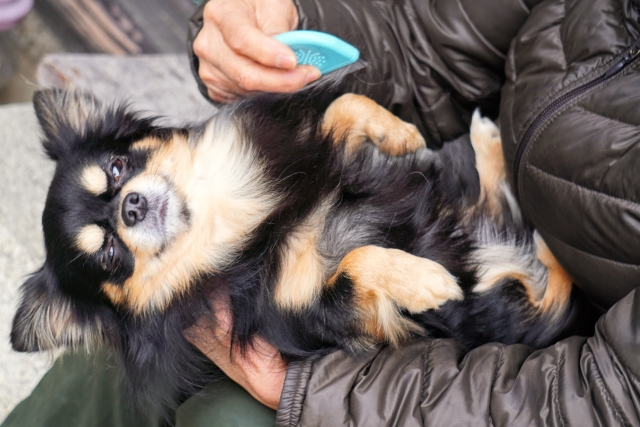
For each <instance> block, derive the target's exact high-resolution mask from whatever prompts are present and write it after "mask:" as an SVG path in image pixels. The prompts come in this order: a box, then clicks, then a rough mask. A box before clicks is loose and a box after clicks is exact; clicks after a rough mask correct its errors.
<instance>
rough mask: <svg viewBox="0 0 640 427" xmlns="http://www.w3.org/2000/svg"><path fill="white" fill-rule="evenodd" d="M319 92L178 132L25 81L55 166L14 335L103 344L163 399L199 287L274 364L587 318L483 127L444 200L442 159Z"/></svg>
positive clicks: (198, 370) (532, 335) (571, 327)
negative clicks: (39, 261)
mask: <svg viewBox="0 0 640 427" xmlns="http://www.w3.org/2000/svg"><path fill="white" fill-rule="evenodd" d="M329 92H330V91H320V90H315V91H311V92H309V91H307V92H305V93H299V94H295V95H264V96H257V97H252V98H250V99H247V100H245V101H242V102H240V103H238V104H236V105H233V106H230V107H226V108H225V109H223V110H222V111H221V112H220V113H219V114H218V115H216V116H215V117H213V118H212V119H211V120H210V121H208V122H207V123H205V124H203V125H201V126H194V127H189V128H184V129H173V128H160V127H156V126H154V124H153V122H152V121H151V120H150V119H141V118H139V117H138V116H137V115H135V114H132V113H131V112H129V111H127V109H126V108H124V107H120V108H113V107H105V106H103V105H101V103H99V102H98V101H97V100H96V99H94V98H93V97H91V96H89V95H87V94H83V93H77V92H63V91H42V92H38V93H37V94H36V96H35V99H34V102H35V109H36V112H37V116H38V119H39V121H40V124H41V126H42V130H43V132H44V140H43V145H44V148H45V150H46V152H47V153H48V155H49V156H50V157H51V158H52V159H53V160H55V161H56V162H57V168H56V171H55V175H54V178H53V182H52V184H51V187H50V189H49V193H48V197H47V201H46V206H45V210H44V214H43V228H44V237H45V245H46V261H45V263H44V266H43V267H42V269H41V270H39V271H38V272H36V273H35V274H34V275H33V276H32V277H31V278H29V280H28V281H27V282H26V283H25V284H24V285H23V287H22V301H21V305H20V308H19V310H18V312H17V314H16V316H15V319H14V323H13V330H12V334H11V340H12V343H13V347H14V348H15V349H16V350H20V351H40V350H50V349H55V348H59V347H62V346H67V347H77V346H80V345H86V346H93V345H97V344H100V343H108V344H110V345H112V346H114V347H115V348H117V349H118V350H119V351H120V352H121V354H122V356H123V360H124V362H125V367H126V372H127V377H128V379H129V380H130V381H129V382H130V384H131V385H132V386H133V391H134V393H136V394H145V393H146V394H148V395H151V398H152V399H164V400H165V401H166V402H168V403H169V404H172V402H173V403H175V399H180V397H181V396H184V395H185V394H186V393H189V390H190V387H191V386H192V385H194V384H199V383H201V382H202V381H206V380H207V378H208V377H207V375H206V372H207V365H206V363H205V358H204V357H203V356H202V355H201V354H199V353H198V352H197V351H196V350H195V349H194V348H193V347H192V346H191V345H189V344H188V342H187V341H186V340H185V339H184V337H183V331H184V330H185V329H187V328H188V327H190V326H192V325H193V324H194V323H195V321H196V320H197V319H198V318H200V317H201V316H203V315H207V314H211V310H212V304H211V301H212V299H213V298H216V297H223V296H224V298H228V299H229V301H230V305H231V309H232V315H233V338H234V342H235V343H236V344H237V345H238V348H239V349H242V348H246V345H250V343H251V340H252V338H253V337H255V336H256V335H260V336H262V337H264V338H265V339H266V340H267V341H269V342H271V343H272V344H273V345H275V346H276V347H277V348H278V349H279V350H280V351H281V352H282V354H283V355H284V356H285V357H288V358H302V357H309V356H313V355H317V354H320V353H323V352H327V351H329V350H331V349H334V348H338V347H340V348H346V349H349V350H351V351H356V352H357V351H360V350H361V349H365V348H368V347H369V346H371V345H372V344H375V343H378V342H387V343H391V344H397V343H398V342H400V341H402V340H403V339H406V338H408V337H410V336H413V335H418V334H430V335H432V336H438V337H453V338H455V339H457V340H458V341H460V342H461V343H463V344H464V345H466V346H468V347H474V346H477V345H479V344H481V343H485V342H489V341H500V342H505V343H515V342H521V343H525V344H528V345H533V346H543V345H546V344H548V343H550V342H552V341H553V340H556V339H558V338H559V337H561V336H564V335H566V334H569V333H573V332H575V331H577V330H581V328H582V329H585V330H588V328H589V327H590V326H591V323H590V322H591V321H587V320H584V319H583V318H581V317H580V316H581V314H580V310H581V308H580V307H581V303H579V299H578V298H577V297H575V298H574V297H573V296H574V294H575V293H574V292H573V291H572V286H571V280H570V279H569V277H568V276H567V274H566V273H565V272H564V271H563V270H562V268H561V267H560V266H559V265H558V263H557V262H556V261H555V259H554V257H553V256H552V255H551V253H550V252H549V250H548V249H547V247H546V246H545V244H544V242H542V240H541V239H540V238H538V237H536V234H535V233H534V232H533V230H532V229H531V228H530V227H528V226H527V225H526V224H525V222H524V221H523V219H522V218H521V216H520V211H519V210H518V207H517V204H516V203H515V201H514V199H513V197H512V196H511V193H510V191H509V188H508V185H507V183H506V181H505V172H504V164H503V160H502V159H503V157H502V151H501V144H500V139H499V132H498V130H497V128H496V126H495V125H494V124H493V123H492V122H491V121H489V120H487V119H483V118H481V117H480V116H479V114H476V115H474V117H473V123H472V126H471V134H470V138H471V142H472V145H473V148H474V149H475V153H476V156H475V161H476V167H477V172H478V176H479V184H478V183H477V184H478V188H477V191H476V192H475V194H476V196H475V197H461V196H460V195H459V194H456V192H455V191H451V190H450V188H449V187H451V186H448V185H447V180H449V179H454V180H455V179H456V177H452V176H451V173H452V172H451V171H452V169H451V167H450V165H451V164H452V162H453V161H454V160H455V159H454V157H455V153H454V152H449V154H446V153H444V152H435V151H432V150H430V149H427V148H426V147H425V141H424V140H423V139H422V137H421V136H420V135H419V133H418V132H417V131H416V128H415V127H414V126H412V125H409V124H407V123H404V122H402V121H400V120H399V119H397V118H396V117H395V116H393V115H391V114H390V113H389V112H387V111H386V110H385V109H383V108H382V107H380V106H378V105H377V104H375V103H374V102H372V101H371V100H369V99H367V98H364V97H362V96H358V95H351V94H347V95H342V96H339V97H338V96H337V95H335V96H333V95H330V94H329ZM143 392H145V393H143Z"/></svg>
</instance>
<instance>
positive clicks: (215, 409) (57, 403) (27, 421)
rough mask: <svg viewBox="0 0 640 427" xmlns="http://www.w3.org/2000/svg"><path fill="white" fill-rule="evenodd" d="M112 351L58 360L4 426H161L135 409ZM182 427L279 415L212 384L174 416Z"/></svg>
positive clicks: (228, 386)
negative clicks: (125, 390)
mask: <svg viewBox="0 0 640 427" xmlns="http://www.w3.org/2000/svg"><path fill="white" fill-rule="evenodd" d="M121 375H122V373H121V371H120V369H119V367H118V363H117V361H116V360H115V357H114V355H113V354H112V353H111V352H109V351H108V350H99V351H97V352H96V353H93V354H91V355H87V354H86V353H77V354H68V355H65V356H63V357H62V358H60V359H58V360H57V361H56V362H55V363H54V365H53V366H52V368H51V369H50V370H49V372H48V373H47V374H46V375H45V376H44V377H43V378H42V380H41V381H40V383H39V384H38V385H37V387H36V388H35V389H34V391H33V393H32V394H31V396H29V397H28V398H27V399H25V400H24V401H22V402H21V403H20V404H19V405H18V406H17V407H16V408H15V409H14V410H13V412H11V413H10V414H9V416H8V417H7V418H6V420H5V421H4V423H2V425H1V426H0V427H24V426H30V427H45V426H46V427H50V426H56V427H67V426H68V427H74V426H78V427H80V426H82V427H107V426H109V427H134V426H136V427H157V426H160V425H162V423H161V421H160V420H159V417H158V415H157V414H155V413H153V412H147V413H144V412H142V411H140V410H136V409H135V408H133V407H132V405H131V404H130V403H129V401H128V399H127V396H126V395H125V393H124V392H123V387H122V376H121ZM175 420H176V426H179V427H205V426H206V427H215V426H237V427H241V426H252V427H253V426H256V427H259V426H273V425H274V423H275V412H274V411H272V410H271V409H269V408H267V407H265V406H263V405H262V404H260V403H259V402H257V401H256V400H254V399H253V398H252V397H251V396H250V395H249V394H248V393H247V392H246V391H244V390H243V389H242V388H241V387H240V386H238V385H237V384H235V383H234V382H232V381H230V380H221V381H217V382H215V383H212V384H209V385H208V386H207V387H205V388H204V389H203V390H202V391H201V392H200V393H198V394H196V395H195V396H192V397H191V398H190V399H189V400H187V401H186V402H185V403H184V404H182V405H181V406H180V407H179V408H178V410H177V411H176V414H175Z"/></svg>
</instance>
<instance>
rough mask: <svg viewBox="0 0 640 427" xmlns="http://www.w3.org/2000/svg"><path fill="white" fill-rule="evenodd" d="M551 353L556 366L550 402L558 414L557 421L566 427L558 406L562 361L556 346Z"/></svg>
mask: <svg viewBox="0 0 640 427" xmlns="http://www.w3.org/2000/svg"><path fill="white" fill-rule="evenodd" d="M553 352H554V355H555V358H556V365H555V375H554V376H553V387H552V389H551V393H552V401H553V406H555V408H556V411H557V413H558V421H559V422H560V424H561V425H563V426H566V425H567V423H566V422H565V420H564V416H563V414H562V407H561V406H560V398H559V395H560V372H561V370H562V365H563V359H564V358H562V357H560V354H559V353H558V346H557V345H554V346H553Z"/></svg>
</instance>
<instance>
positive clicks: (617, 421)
mask: <svg viewBox="0 0 640 427" xmlns="http://www.w3.org/2000/svg"><path fill="white" fill-rule="evenodd" d="M634 1H635V0H573V1H570V0H564V1H563V0H546V1H542V2H540V1H537V0H373V1H372V0H296V5H297V8H298V12H299V15H300V27H301V28H304V29H316V30H321V31H327V32H329V33H332V34H335V35H337V36H339V37H341V38H343V39H345V40H347V41H349V42H351V43H352V44H354V45H356V46H357V47H358V48H359V49H360V51H361V55H362V58H363V59H365V60H366V61H367V62H368V63H369V66H368V67H366V68H364V69H362V70H360V71H358V72H356V73H354V74H352V75H350V76H349V77H348V78H347V79H346V80H345V81H344V83H343V85H344V90H345V91H354V92H358V93H363V94H367V95H368V96H370V97H372V98H373V99H375V100H376V101H377V102H378V103H380V104H382V105H384V106H386V107H387V108H389V109H390V110H391V111H393V112H394V113H395V114H397V115H398V116H400V117H402V118H403V119H405V120H408V121H412V122H414V123H416V124H417V125H418V126H419V127H420V129H421V130H422V132H423V133H424V134H425V136H426V137H427V139H428V140H429V141H430V144H431V145H432V146H436V147H437V146H440V145H442V144H443V143H444V142H445V141H448V140H451V139H454V138H456V137H458V136H460V135H462V134H464V133H466V132H467V129H468V124H469V123H468V122H469V118H470V113H471V112H472V110H473V109H474V108H476V107H477V106H480V107H481V108H482V109H483V112H484V113H485V114H489V115H497V114H498V108H499V112H500V124H501V131H502V137H503V144H504V149H505V156H506V160H507V164H508V165H509V171H508V172H509V176H510V179H511V182H512V184H514V188H515V189H516V192H517V194H518V198H519V201H520V203H521V205H522V207H523V210H524V212H525V214H526V215H527V217H528V218H529V219H531V220H532V221H533V223H534V224H535V225H536V227H537V228H538V229H539V230H540V232H541V233H542V235H543V236H544V238H545V240H546V241H547V243H548V244H549V246H550V247H551V248H552V249H553V251H554V253H555V254H556V256H557V257H558V258H559V259H560V261H561V262H562V263H563V265H564V266H565V267H566V268H567V270H568V271H569V272H570V273H571V274H572V276H573V278H574V280H575V281H576V283H577V284H578V286H580V288H581V289H582V290H583V291H584V292H585V293H586V294H587V295H588V296H589V297H590V299H591V300H592V301H593V302H594V303H595V304H596V305H599V306H600V307H602V308H603V309H606V308H608V307H610V306H611V305H612V304H614V303H615V302H616V301H618V300H620V299H621V298H623V297H624V295H626V294H628V293H629V292H630V291H632V289H634V288H635V287H636V283H640V268H639V267H638V264H640V208H639V206H638V197H639V196H640V185H638V184H639V183H640V178H638V172H640V148H639V146H640V144H638V142H640V108H638V107H637V105H638V101H640V85H639V84H638V83H640V70H639V68H640V59H638V60H637V61H634V59H635V54H636V51H635V48H632V47H633V46H634V44H635V43H636V41H637V40H638V39H639V37H640V25H639V24H638V20H637V19H638V3H640V1H638V2H637V3H635V2H634ZM530 8H531V12H530ZM200 25H201V16H198V15H196V16H195V17H194V21H193V29H194V32H193V34H194V35H195V34H196V33H197V30H198V28H199V26H200ZM638 50H639V51H640V46H638ZM192 58H193V60H194V69H195V70H197V66H198V64H197V58H195V57H194V56H193V55H192ZM505 64H506V77H505ZM205 93H206V92H205ZM639 378H640V293H638V291H633V292H631V294H630V295H628V296H627V297H625V298H624V299H622V300H621V301H620V302H619V303H618V304H617V305H615V306H614V307H613V308H611V309H610V310H609V312H608V313H607V314H606V315H605V316H604V317H603V318H602V319H601V320H600V322H599V323H598V325H597V330H596V334H595V336H594V337H592V338H589V339H586V338H578V337H576V338H571V339H568V340H565V341H562V342H560V343H558V344H557V345H555V346H553V347H550V348H547V349H544V350H539V351H537V352H532V351H531V350H529V349H527V348H525V347H523V346H518V345H516V346H502V345H487V346H483V347H480V348H478V349H476V350H474V351H472V352H469V353H466V354H465V351H464V349H462V348H460V347H459V346H458V345H457V344H456V343H454V342H452V341H447V340H426V339H425V340H417V341H414V342H411V343H408V344H407V345H406V346H405V347H403V348H402V349H400V350H398V351H390V350H389V349H388V348H377V349H374V350H372V351H371V352H370V353H369V354H367V355H366V356H364V357H358V358H353V357H350V356H348V355H346V354H344V353H342V352H337V353H334V354H331V355H329V356H326V357H324V358H321V359H319V360H316V361H307V362H299V363H294V364H292V365H291V367H290V368H289V371H288V374H287V380H286V383H285V389H284V391H283V395H282V399H281V403H280V409H279V411H278V425H279V426H298V425H304V426H307V425H309V426H325V425H326V426H336V425H353V426H370V425H398V426H400V425H401V426H414V425H415V426H422V425H425V426H427V425H428V426H439V425H444V426H449V425H470V426H479V425H488V426H489V425H517V426H521V425H539V426H555V425H558V426H560V425H563V426H564V425H576V426H581V427H582V426H591V425H602V426H611V425H628V426H640V379H639Z"/></svg>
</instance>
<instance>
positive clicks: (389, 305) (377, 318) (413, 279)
mask: <svg viewBox="0 0 640 427" xmlns="http://www.w3.org/2000/svg"><path fill="white" fill-rule="evenodd" d="M338 277H346V278H347V279H348V280H349V281H350V282H351V286H352V289H353V295H354V302H355V305H356V310H357V312H358V318H359V321H360V326H361V329H362V330H363V331H364V333H365V334H367V335H368V336H370V337H372V338H374V339H376V340H377V341H385V342H389V343H391V344H397V343H398V342H400V341H401V340H403V339H405V338H407V337H408V336H409V335H410V334H412V333H421V332H422V329H421V328H420V327H419V326H418V325H416V324H415V323H413V322H411V321H410V320H409V319H407V318H406V317H405V316H403V314H402V311H408V312H410V313H421V312H424V311H427V310H431V309H438V308H439V307H440V306H441V305H442V304H444V303H446V302H447V301H450V300H460V299H462V298H463V292H462V289H461V288H460V286H459V285H458V283H457V281H456V279H455V277H453V276H452V275H451V274H450V273H449V272H448V271H447V270H446V269H445V268H444V267H443V266H442V265H440V264H438V263H436V262H434V261H431V260H429V259H425V258H420V257H417V256H415V255H411V254H409V253H407V252H404V251H401V250H398V249H385V248H380V247H376V246H363V247H361V248H357V249H355V250H353V251H351V252H349V253H348V254H347V255H346V256H345V257H344V259H343V260H342V262H341V263H340V265H339V267H338V271H337V272H336V274H335V275H334V276H333V278H332V279H331V280H330V281H329V286H330V285H331V282H332V281H335V280H336V278H338Z"/></svg>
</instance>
